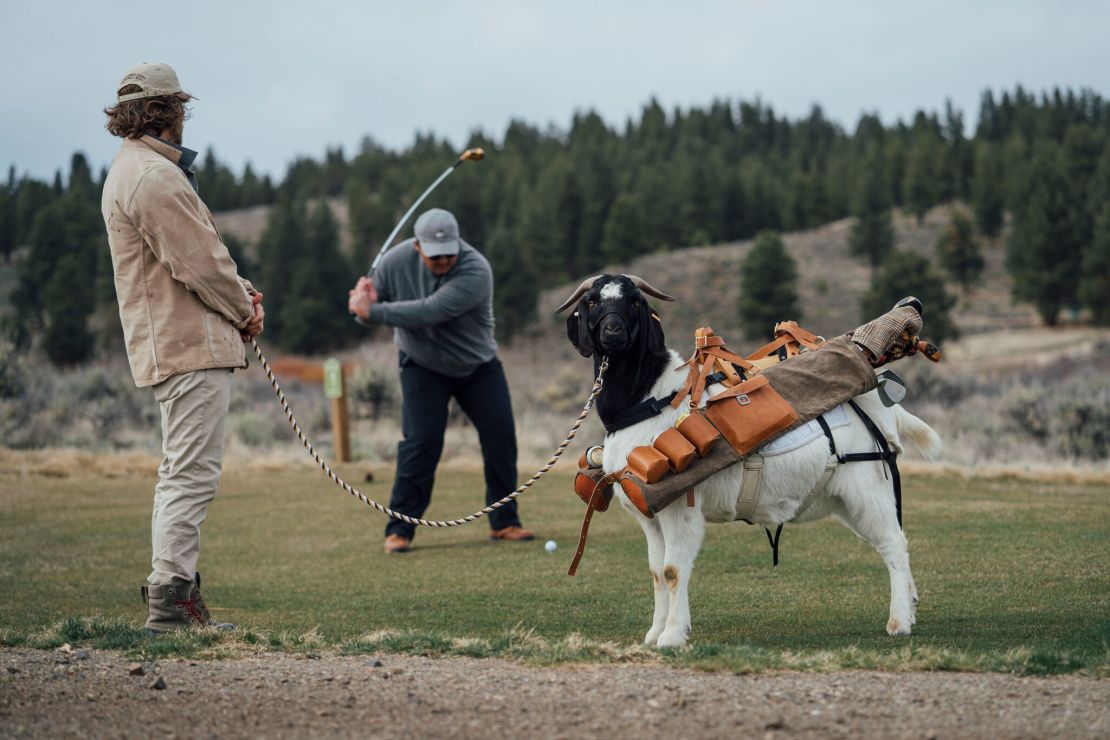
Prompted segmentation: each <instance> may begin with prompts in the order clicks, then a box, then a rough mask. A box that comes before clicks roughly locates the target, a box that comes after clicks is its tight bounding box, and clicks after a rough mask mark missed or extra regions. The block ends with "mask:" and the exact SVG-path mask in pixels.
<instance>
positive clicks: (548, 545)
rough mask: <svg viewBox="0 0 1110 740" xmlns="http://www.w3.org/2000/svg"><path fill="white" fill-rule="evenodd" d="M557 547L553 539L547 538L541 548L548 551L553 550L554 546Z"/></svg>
mask: <svg viewBox="0 0 1110 740" xmlns="http://www.w3.org/2000/svg"><path fill="white" fill-rule="evenodd" d="M557 547H558V545H556V544H555V540H548V541H547V542H546V543H544V546H543V549H545V550H547V551H548V552H555V548H557Z"/></svg>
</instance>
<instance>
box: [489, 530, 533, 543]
mask: <svg viewBox="0 0 1110 740" xmlns="http://www.w3.org/2000/svg"><path fill="white" fill-rule="evenodd" d="M489 538H490V539H491V540H504V541H505V542H527V541H528V540H534V539H536V535H535V534H534V533H532V532H529V531H528V530H527V529H524V528H522V527H519V526H511V527H503V528H501V529H491V530H490V532H489Z"/></svg>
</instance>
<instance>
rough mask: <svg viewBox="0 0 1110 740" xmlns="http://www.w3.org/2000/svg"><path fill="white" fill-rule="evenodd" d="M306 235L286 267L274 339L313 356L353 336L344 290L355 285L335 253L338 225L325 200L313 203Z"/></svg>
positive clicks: (337, 244) (352, 325)
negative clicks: (285, 293) (284, 291)
mask: <svg viewBox="0 0 1110 740" xmlns="http://www.w3.org/2000/svg"><path fill="white" fill-rule="evenodd" d="M304 234H305V240H304V242H303V243H302V244H300V245H299V248H298V249H296V256H295V257H294V259H293V262H292V264H291V265H289V267H290V270H291V272H292V274H291V275H290V278H289V284H288V291H289V294H288V296H284V297H283V299H282V301H281V304H280V305H281V313H282V315H281V320H280V323H279V325H280V327H281V334H280V335H279V336H278V340H279V341H280V343H281V344H282V346H284V347H286V348H287V349H290V350H292V351H294V352H302V353H309V354H311V353H316V352H322V351H324V350H328V349H332V348H334V347H338V346H340V345H342V344H343V343H344V342H345V341H346V340H347V339H348V338H349V337H351V335H352V334H353V333H354V328H355V324H354V322H353V321H351V317H350V314H349V313H348V312H347V288H348V287H349V286H350V285H352V284H353V283H354V282H355V281H354V279H353V278H352V275H351V269H350V266H349V265H348V264H347V260H346V259H345V258H344V256H343V254H342V253H341V252H340V251H339V226H338V224H337V223H336V221H335V217H334V216H333V215H332V212H331V208H329V207H328V204H327V202H326V201H324V200H320V201H317V203H316V205H315V206H314V207H313V209H312V212H311V214H310V215H309V217H308V221H307V223H306V225H305V229H304Z"/></svg>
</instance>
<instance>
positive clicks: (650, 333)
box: [640, 301, 667, 354]
mask: <svg viewBox="0 0 1110 740" xmlns="http://www.w3.org/2000/svg"><path fill="white" fill-rule="evenodd" d="M640 321H641V322H642V323H641V325H640V331H641V332H643V334H644V336H645V337H647V351H648V352H649V353H651V354H659V353H661V352H666V351H667V338H666V337H664V336H663V322H662V321H660V320H659V315H658V314H656V313H655V311H653V310H652V309H651V306H649V305H648V302H647V301H640Z"/></svg>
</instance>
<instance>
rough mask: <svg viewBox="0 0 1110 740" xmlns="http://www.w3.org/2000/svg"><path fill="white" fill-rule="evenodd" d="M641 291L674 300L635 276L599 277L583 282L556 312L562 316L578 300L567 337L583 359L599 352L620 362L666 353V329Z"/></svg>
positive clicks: (666, 299)
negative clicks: (636, 357) (626, 357)
mask: <svg viewBox="0 0 1110 740" xmlns="http://www.w3.org/2000/svg"><path fill="white" fill-rule="evenodd" d="M641 291H642V292H643V293H647V294H648V295H650V296H653V297H655V298H659V299H661V300H664V301H673V300H674V298H672V297H671V296H669V295H667V294H666V293H664V292H662V291H661V290H657V289H656V288H653V287H652V286H651V285H650V284H649V283H648V282H647V281H645V280H642V279H641V278H638V277H636V276H635V275H598V276H596V277H592V278H587V279H586V280H583V281H582V283H581V284H580V285H579V286H578V288H577V289H575V291H574V293H573V294H572V295H571V296H570V298H568V299H567V300H566V301H564V302H563V305H561V306H559V308H557V309H556V313H558V312H560V311H563V310H565V309H567V308H569V307H570V306H571V305H572V304H574V303H575V302H576V301H577V303H578V305H577V306H576V307H575V310H574V313H572V314H571V315H570V316H568V317H567V338H569V339H570V342H571V344H573V345H574V346H575V348H576V349H577V350H578V351H579V353H581V355H582V356H583V357H590V356H591V355H593V354H594V353H595V352H597V353H599V354H602V355H606V356H608V357H610V358H613V359H616V358H620V357H622V356H625V355H628V354H636V355H640V356H642V355H644V354H645V353H647V354H658V353H661V352H665V351H666V346H665V344H664V337H663V327H662V326H660V324H659V318H658V317H657V316H656V315H655V313H654V312H653V311H652V310H651V306H649V305H648V302H647V301H646V300H644V297H643V296H642V295H641Z"/></svg>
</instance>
